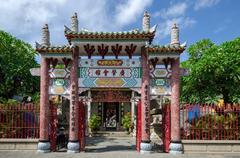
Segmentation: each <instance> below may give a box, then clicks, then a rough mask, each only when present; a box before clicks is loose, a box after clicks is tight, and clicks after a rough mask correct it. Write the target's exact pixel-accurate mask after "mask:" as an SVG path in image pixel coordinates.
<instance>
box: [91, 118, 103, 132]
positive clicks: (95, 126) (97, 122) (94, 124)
mask: <svg viewBox="0 0 240 158" xmlns="http://www.w3.org/2000/svg"><path fill="white" fill-rule="evenodd" d="M100 126H101V117H100V116H98V115H96V114H93V115H92V116H91V118H90V120H89V128H90V129H91V131H92V132H96V131H98V130H99V129H100Z"/></svg>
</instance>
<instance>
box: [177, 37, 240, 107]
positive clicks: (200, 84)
mask: <svg viewBox="0 0 240 158" xmlns="http://www.w3.org/2000/svg"><path fill="white" fill-rule="evenodd" d="M187 51H188V53H189V59H188V60H187V61H185V62H183V63H182V64H181V66H182V67H184V68H188V69H190V75H189V76H185V77H182V78H181V82H182V83H181V84H182V87H181V94H182V96H181V100H182V101H184V102H214V101H216V100H217V99H218V98H222V99H224V102H225V103H226V102H240V38H236V39H235V40H233V41H227V42H224V43H222V44H220V45H216V44H214V43H213V42H212V41H210V40H209V39H204V40H200V41H199V42H197V43H196V44H193V45H191V46H190V47H189V48H188V50H187Z"/></svg>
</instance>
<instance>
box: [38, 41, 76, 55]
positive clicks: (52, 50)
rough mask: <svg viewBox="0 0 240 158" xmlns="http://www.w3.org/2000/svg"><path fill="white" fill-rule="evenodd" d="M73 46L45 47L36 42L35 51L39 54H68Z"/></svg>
mask: <svg viewBox="0 0 240 158" xmlns="http://www.w3.org/2000/svg"><path fill="white" fill-rule="evenodd" d="M74 47H75V46H74V45H55V46H46V45H43V44H39V43H38V42H36V51H38V52H39V53H68V52H72V50H73V48H74Z"/></svg>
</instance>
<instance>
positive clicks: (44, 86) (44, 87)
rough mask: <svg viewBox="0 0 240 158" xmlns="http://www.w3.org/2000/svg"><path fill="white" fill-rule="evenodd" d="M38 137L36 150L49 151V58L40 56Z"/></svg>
mask: <svg viewBox="0 0 240 158" xmlns="http://www.w3.org/2000/svg"><path fill="white" fill-rule="evenodd" d="M40 71H41V72H40V138H39V143H38V152H50V143H49V96H48V88H49V73H48V71H49V59H47V58H44V57H42V58H41V70H40Z"/></svg>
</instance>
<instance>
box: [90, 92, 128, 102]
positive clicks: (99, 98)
mask: <svg viewBox="0 0 240 158" xmlns="http://www.w3.org/2000/svg"><path fill="white" fill-rule="evenodd" d="M92 101H93V102H130V101H131V93H130V92H125V91H113V90H108V91H96V92H92Z"/></svg>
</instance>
